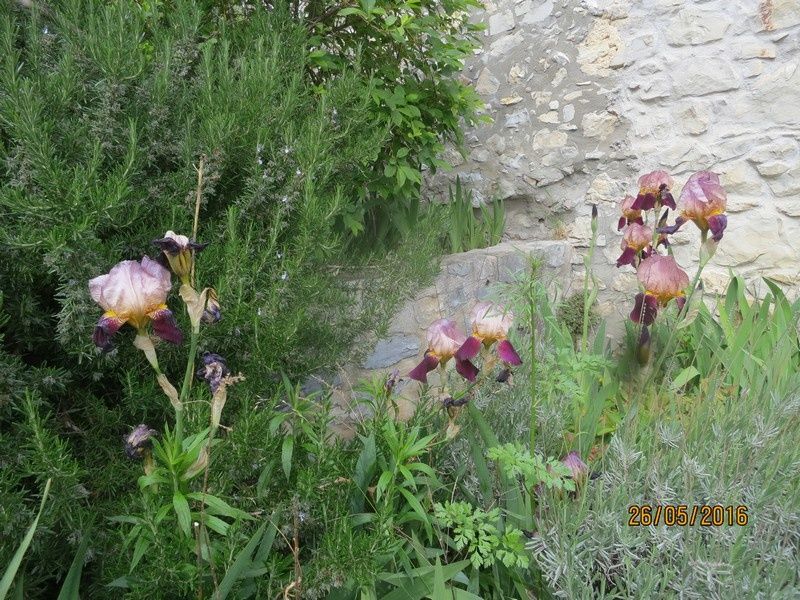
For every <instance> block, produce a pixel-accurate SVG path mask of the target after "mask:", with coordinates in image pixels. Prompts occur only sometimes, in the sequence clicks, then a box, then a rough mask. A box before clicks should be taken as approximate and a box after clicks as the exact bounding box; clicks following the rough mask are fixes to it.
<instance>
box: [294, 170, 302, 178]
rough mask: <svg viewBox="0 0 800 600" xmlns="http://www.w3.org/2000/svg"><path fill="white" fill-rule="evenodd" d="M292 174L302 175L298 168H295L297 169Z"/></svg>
mask: <svg viewBox="0 0 800 600" xmlns="http://www.w3.org/2000/svg"><path fill="white" fill-rule="evenodd" d="M294 174H295V175H297V176H298V177H300V175H302V174H303V172H302V171H301V170H300V169H297V171H295V172H294Z"/></svg>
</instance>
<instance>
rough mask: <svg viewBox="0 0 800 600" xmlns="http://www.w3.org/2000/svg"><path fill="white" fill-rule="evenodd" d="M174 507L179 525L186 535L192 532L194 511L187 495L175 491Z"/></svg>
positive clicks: (173, 497)
mask: <svg viewBox="0 0 800 600" xmlns="http://www.w3.org/2000/svg"><path fill="white" fill-rule="evenodd" d="M172 507H173V508H174V509H175V514H176V515H177V517H178V526H179V527H180V528H181V531H183V534H184V535H185V536H186V537H189V536H190V535H191V534H192V513H191V511H190V510H189V503H188V502H187V501H186V497H185V496H184V495H183V494H181V493H180V492H175V494H174V495H173V496H172Z"/></svg>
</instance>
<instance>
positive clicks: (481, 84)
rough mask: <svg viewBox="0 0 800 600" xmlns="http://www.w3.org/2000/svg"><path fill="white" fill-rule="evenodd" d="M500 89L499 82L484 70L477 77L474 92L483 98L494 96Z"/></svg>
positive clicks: (489, 72)
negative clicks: (483, 96)
mask: <svg viewBox="0 0 800 600" xmlns="http://www.w3.org/2000/svg"><path fill="white" fill-rule="evenodd" d="M499 89H500V82H499V81H498V80H497V78H496V77H495V76H494V75H492V72H491V71H490V70H489V69H488V68H486V69H483V71H481V74H480V75H479V76H478V81H477V82H476V83H475V91H476V92H478V93H479V94H483V95H485V96H490V95H492V94H496V93H497V90H499Z"/></svg>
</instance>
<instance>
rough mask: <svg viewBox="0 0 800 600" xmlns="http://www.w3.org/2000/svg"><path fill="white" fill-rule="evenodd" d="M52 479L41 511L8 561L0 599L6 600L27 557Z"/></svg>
mask: <svg viewBox="0 0 800 600" xmlns="http://www.w3.org/2000/svg"><path fill="white" fill-rule="evenodd" d="M52 481H53V480H52V479H48V480H47V483H45V484H44V493H43V494H42V500H41V502H40V503H39V512H38V513H36V518H35V519H34V520H33V523H31V524H30V526H29V527H28V531H27V532H26V533H25V537H24V538H22V542H21V543H20V545H19V547H18V548H17V551H16V552H14V556H13V557H11V562H9V563H8V566H7V567H6V570H5V573H3V579H0V600H4V598H5V597H6V594H8V590H10V589H11V584H12V583H13V582H14V577H15V576H16V574H17V571H18V570H19V567H20V565H21V564H22V559H23V558H24V557H25V552H27V551H28V546H30V545H31V541H33V535H34V534H35V533H36V527H38V525H39V518H40V517H41V516H42V511H43V510H44V503H45V501H46V500H47V495H48V494H49V493H50V483H51V482H52Z"/></svg>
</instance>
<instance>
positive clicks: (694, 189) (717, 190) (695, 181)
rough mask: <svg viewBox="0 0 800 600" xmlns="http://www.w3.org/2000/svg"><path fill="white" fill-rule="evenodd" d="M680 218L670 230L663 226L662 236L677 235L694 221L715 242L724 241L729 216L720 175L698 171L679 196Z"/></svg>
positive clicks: (726, 197)
mask: <svg viewBox="0 0 800 600" xmlns="http://www.w3.org/2000/svg"><path fill="white" fill-rule="evenodd" d="M680 203H681V209H680V215H679V216H678V218H677V219H675V224H674V225H672V226H671V227H662V228H660V229H659V232H661V233H668V234H671V233H675V232H676V231H678V229H680V227H681V226H682V225H683V224H684V223H686V222H687V221H693V222H694V224H695V225H697V227H698V228H699V229H700V231H701V232H702V233H703V235H704V236H705V235H706V234H707V233H708V232H709V231H711V235H712V237H713V239H714V241H715V242H718V241H720V240H721V239H722V234H723V232H724V231H725V227H727V225H728V217H727V216H725V214H724V213H725V208H726V207H727V203H728V195H727V193H726V192H725V188H724V187H722V184H720V182H719V175H717V174H716V173H712V172H711V171H698V172H697V173H695V174H694V175H692V176H691V177H689V180H688V181H687V182H686V185H685V186H683V190H682V191H681V197H680Z"/></svg>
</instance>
